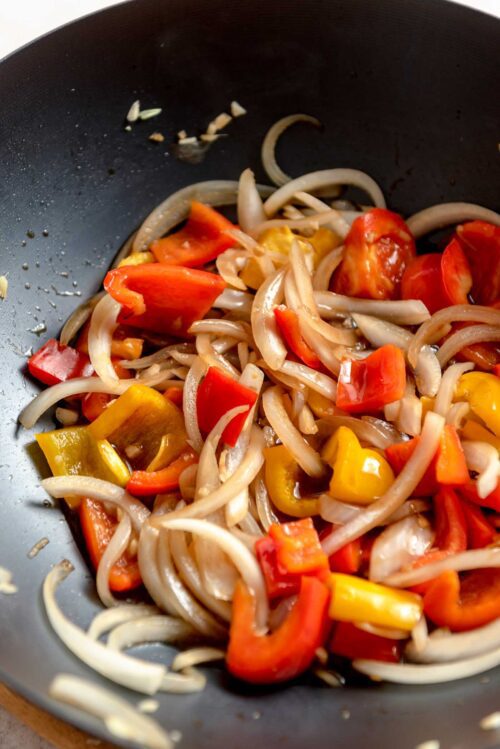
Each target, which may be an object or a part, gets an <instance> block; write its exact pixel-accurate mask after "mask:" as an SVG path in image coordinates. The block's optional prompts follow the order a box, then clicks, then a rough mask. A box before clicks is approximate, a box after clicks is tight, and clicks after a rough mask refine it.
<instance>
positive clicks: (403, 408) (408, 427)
mask: <svg viewBox="0 0 500 749" xmlns="http://www.w3.org/2000/svg"><path fill="white" fill-rule="evenodd" d="M396 426H397V428H398V429H399V431H400V432H403V434H409V435H410V436H411V437H416V436H417V435H419V434H420V432H421V429H422V401H421V400H420V398H417V396H416V395H415V393H411V394H410V395H405V396H404V397H403V398H401V402H400V408H399V411H398V415H397V419H396Z"/></svg>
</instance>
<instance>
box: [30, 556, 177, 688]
mask: <svg viewBox="0 0 500 749" xmlns="http://www.w3.org/2000/svg"><path fill="white" fill-rule="evenodd" d="M72 571H73V566H72V565H71V563H70V562H68V561H67V560H64V561H63V562H60V563H59V564H57V565H56V566H55V567H53V568H52V570H51V571H50V572H49V574H48V575H47V577H46V578H45V581H44V584H43V600H44V604H45V610H46V613H47V617H48V619H49V622H50V624H51V625H52V628H53V629H54V631H55V633H56V634H57V635H58V637H59V638H60V639H61V640H62V641H63V643H64V644H65V645H66V647H67V648H68V649H69V650H71V652H72V653H73V654H74V655H76V656H77V658H79V659H80V660H81V661H83V662H84V663H86V664H87V666H90V668H92V669H94V671H97V672H98V673H99V674H101V675H102V676H105V677H106V678H108V679H110V680H111V681H114V682H116V683H117V684H121V685H122V686H124V687H128V688H129V689H135V690H137V691H138V692H143V693H144V694H155V693H156V692H157V691H158V689H159V688H160V686H161V683H162V680H163V677H164V675H165V673H166V669H165V667H164V666H162V665H160V664H159V663H148V662H147V661H144V660H139V659H138V658H132V657H130V656H128V655H124V654H123V653H115V652H113V651H112V650H110V649H109V648H108V647H107V646H106V645H103V644H102V643H101V642H98V641H96V640H94V639H92V638H91V637H89V636H88V635H87V634H86V633H85V632H84V631H83V630H82V629H80V628H79V627H77V626H76V624H73V622H71V621H70V620H69V619H67V618H66V617H65V615H64V614H63V613H62V611H61V610H60V608H59V606H58V605H57V602H56V598H55V592H56V590H57V588H58V586H59V584H60V583H61V582H63V580H65V579H66V577H67V576H68V575H69V574H70V573H71V572H72Z"/></svg>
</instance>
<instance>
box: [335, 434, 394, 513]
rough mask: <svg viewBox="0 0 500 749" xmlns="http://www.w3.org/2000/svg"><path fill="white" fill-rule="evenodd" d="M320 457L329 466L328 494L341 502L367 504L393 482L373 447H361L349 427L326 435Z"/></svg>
mask: <svg viewBox="0 0 500 749" xmlns="http://www.w3.org/2000/svg"><path fill="white" fill-rule="evenodd" d="M321 457H322V458H323V460H324V461H325V462H326V463H328V464H329V465H330V466H331V467H332V468H333V476H332V478H331V481H330V494H331V495H332V497H335V499H340V500H342V501H344V502H354V503H357V504H363V505H366V504H369V503H370V502H373V501H374V500H375V499H377V498H378V497H381V496H382V495H383V494H385V492H386V491H387V490H388V489H389V487H390V486H391V484H392V483H393V481H394V474H393V472H392V468H391V467H390V465H389V463H388V462H387V461H386V459H385V458H384V457H383V456H382V455H380V454H379V453H378V452H376V451H375V450H370V449H369V448H365V447H361V445H360V444H359V440H358V438H357V437H356V435H355V434H354V432H353V431H352V429H349V428H348V427H345V426H341V427H339V428H338V429H337V430H336V432H335V433H334V434H333V435H332V436H331V437H330V439H329V440H328V442H327V443H326V445H325V446H324V448H323V451H322V455H321Z"/></svg>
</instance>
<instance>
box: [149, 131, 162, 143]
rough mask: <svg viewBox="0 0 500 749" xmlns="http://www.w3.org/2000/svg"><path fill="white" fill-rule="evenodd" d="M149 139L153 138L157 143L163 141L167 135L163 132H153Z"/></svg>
mask: <svg viewBox="0 0 500 749" xmlns="http://www.w3.org/2000/svg"><path fill="white" fill-rule="evenodd" d="M149 140H152V141H154V142H155V143H163V141H164V140H165V136H164V135H163V134H162V133H151V135H150V136H149Z"/></svg>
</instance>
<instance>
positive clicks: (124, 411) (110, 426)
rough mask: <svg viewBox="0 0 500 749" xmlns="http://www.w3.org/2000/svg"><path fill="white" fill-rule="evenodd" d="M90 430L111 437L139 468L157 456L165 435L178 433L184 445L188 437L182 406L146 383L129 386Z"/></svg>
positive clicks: (105, 437) (104, 437) (145, 465)
mask: <svg viewBox="0 0 500 749" xmlns="http://www.w3.org/2000/svg"><path fill="white" fill-rule="evenodd" d="M87 429H89V431H90V432H91V433H92V434H93V435H94V437H96V438H97V439H108V440H109V441H110V442H111V443H112V444H113V445H114V446H115V447H116V448H117V450H119V451H120V452H122V453H125V454H126V455H128V457H129V458H130V461H131V463H132V465H133V467H134V468H136V469H139V470H145V469H146V468H147V467H148V466H149V464H150V463H151V461H152V460H153V458H154V457H155V456H156V455H157V453H158V450H159V448H160V445H161V440H162V437H163V436H164V435H166V434H169V435H173V436H176V437H177V438H178V441H179V443H181V442H182V444H184V442H185V440H186V431H185V429H184V419H183V416H182V412H181V411H180V409H178V408H177V406H175V405H174V404H173V403H172V402H171V401H170V400H168V399H167V398H164V397H163V395H161V393H159V392H158V391H156V390H153V388H150V387H146V385H132V386H131V387H129V388H128V390H126V391H125V392H124V393H123V395H120V397H119V398H117V399H116V400H115V401H113V402H112V403H111V404H110V405H109V406H108V407H107V408H106V410H105V411H103V413H102V414H101V415H100V416H98V418H97V419H96V420H95V421H93V422H92V424H89V426H88V427H87ZM127 448H128V450H127ZM131 448H134V449H133V451H132V450H131ZM181 449H182V448H181ZM179 452H180V450H179ZM172 457H176V456H175V455H172Z"/></svg>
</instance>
